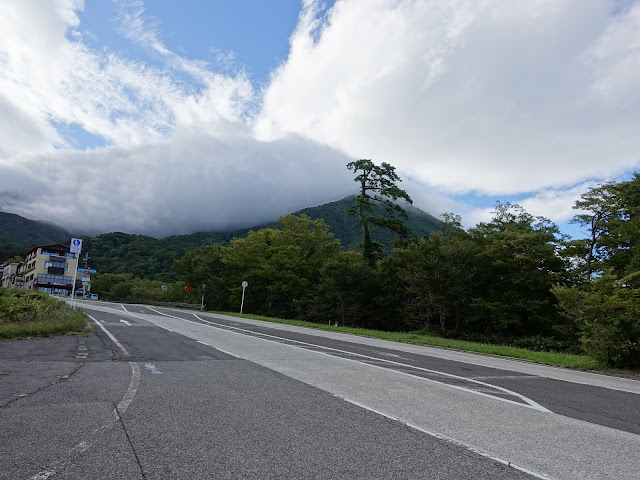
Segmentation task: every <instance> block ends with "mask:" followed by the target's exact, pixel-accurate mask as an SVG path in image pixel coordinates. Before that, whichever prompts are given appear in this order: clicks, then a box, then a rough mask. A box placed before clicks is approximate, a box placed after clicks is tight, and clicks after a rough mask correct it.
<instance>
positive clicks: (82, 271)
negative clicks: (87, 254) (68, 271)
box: [78, 267, 96, 273]
mask: <svg viewBox="0 0 640 480" xmlns="http://www.w3.org/2000/svg"><path fill="white" fill-rule="evenodd" d="M78 272H80V273H96V270H95V269H93V268H80V267H78Z"/></svg>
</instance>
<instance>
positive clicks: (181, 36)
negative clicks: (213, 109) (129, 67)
mask: <svg viewBox="0 0 640 480" xmlns="http://www.w3.org/2000/svg"><path fill="white" fill-rule="evenodd" d="M300 7H301V4H300V1H299V0H278V1H277V2H265V1H259V0H235V1H233V2H229V1H221V0H213V1H206V0H202V1H189V2H173V1H166V0H165V1H154V2H145V4H144V19H145V22H147V24H148V26H149V28H150V29H152V30H154V31H156V32H157V33H158V36H159V37H160V38H161V39H162V41H163V42H164V43H165V45H166V46H167V48H169V49H171V50H173V51H175V52H178V53H179V54H180V55H184V56H186V57H188V58H197V59H201V60H204V61H206V62H209V63H211V64H212V65H219V66H221V67H223V68H229V69H244V70H246V71H247V73H248V74H249V75H250V77H251V78H252V79H253V80H254V81H255V82H257V83H258V84H263V83H266V81H267V80H268V77H269V73H270V72H271V70H272V69H273V68H275V67H276V66H278V65H279V64H280V63H282V62H283V61H284V60H286V58H287V54H288V52H289V36H290V35H291V32H292V31H293V29H294V28H295V26H296V23H297V20H298V14H299V13H300ZM120 8H121V4H118V3H116V2H111V1H95V0H90V1H88V2H87V3H86V5H85V8H84V11H83V12H82V13H81V14H80V15H79V17H80V21H81V23H80V27H81V28H80V31H82V32H84V33H86V35H87V38H88V39H91V40H92V44H93V45H94V46H95V47H98V48H100V47H102V46H103V45H108V46H109V48H111V49H113V50H114V51H118V52H119V53H120V54H122V55H123V56H126V57H129V58H133V59H135V58H140V57H144V58H146V59H147V61H149V62H153V56H152V55H149V51H148V49H145V48H144V47H142V46H140V45H137V44H135V43H133V42H131V41H130V40H128V39H126V38H124V37H123V36H122V35H120V34H119V33H118V29H119V25H118V22H117V18H118V15H119V10H120ZM92 37H95V38H92ZM225 57H228V58H229V59H230V60H229V61H228V62H227V64H225V62H224V58H225ZM221 58H222V60H221Z"/></svg>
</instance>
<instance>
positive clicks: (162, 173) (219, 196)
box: [0, 127, 353, 236]
mask: <svg viewBox="0 0 640 480" xmlns="http://www.w3.org/2000/svg"><path fill="white" fill-rule="evenodd" d="M235 130H236V131H235V133H234V134H233V135H228V136H226V138H225V139H217V138H214V137H212V136H210V135H206V134H200V133H193V132H190V131H185V132H178V133H177V134H176V135H175V136H174V137H173V138H172V139H171V140H170V141H167V142H160V143H157V144H153V145H144V146H138V147H129V148H121V147H107V148H103V149H100V150H95V151H88V152H75V151H58V152H55V153H54V154H46V155H34V156H30V157H27V158H23V159H22V162H21V164H20V165H19V166H15V165H7V164H6V163H3V162H0V178H1V179H3V180H2V182H0V183H1V185H0V187H1V188H0V192H2V193H0V209H8V210H10V211H13V212H15V213H18V214H20V215H23V216H26V217H28V218H43V219H47V220H49V221H53V222H55V223H59V224H62V225H65V226H67V227H68V228H70V229H71V230H73V231H74V232H93V233H96V232H97V233H100V232H103V231H114V230H116V231H125V232H131V233H139V232H145V233H147V234H151V235H155V236H164V235H168V234H173V233H184V232H192V231H210V230H226V229H230V228H238V227H244V226H251V225H257V224H261V223H265V222H270V221H273V220H275V219H276V218H277V217H278V216H280V215H283V214H286V213H290V212H293V211H296V210H299V209H301V208H304V207H308V206H314V205H319V204H321V203H325V202H330V201H333V200H336V199H338V198H342V197H344V196H346V195H348V194H350V193H351V192H352V191H353V181H352V179H351V178H350V176H349V175H348V172H347V171H346V169H345V168H344V165H345V164H346V163H347V162H348V161H349V160H350V159H349V158H347V157H346V156H345V155H344V154H342V153H340V152H337V151H335V150H333V149H331V148H328V147H324V146H320V145H317V144H314V143H312V142H310V141H309V140H305V139H302V138H300V137H296V136H291V137H287V138H284V139H281V140H277V141H274V142H269V143H263V142H259V141H257V140H255V139H253V138H252V137H251V136H250V135H249V134H248V133H247V132H244V129H243V128H242V127H236V129H235ZM336 172H338V173H337V174H336ZM340 172H344V173H342V174H341V173H340Z"/></svg>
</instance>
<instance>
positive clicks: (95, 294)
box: [90, 293, 98, 300]
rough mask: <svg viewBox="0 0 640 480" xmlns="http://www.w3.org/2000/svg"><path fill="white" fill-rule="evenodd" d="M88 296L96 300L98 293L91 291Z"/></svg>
mask: <svg viewBox="0 0 640 480" xmlns="http://www.w3.org/2000/svg"><path fill="white" fill-rule="evenodd" d="M90 298H91V300H97V299H98V294H97V293H92V294H91V297H90Z"/></svg>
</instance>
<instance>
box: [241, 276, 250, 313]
mask: <svg viewBox="0 0 640 480" xmlns="http://www.w3.org/2000/svg"><path fill="white" fill-rule="evenodd" d="M248 286H249V282H247V281H246V280H245V281H243V282H242V302H240V314H242V308H243V307H244V289H245V288H247V287H248Z"/></svg>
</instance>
